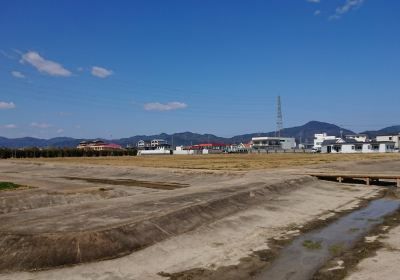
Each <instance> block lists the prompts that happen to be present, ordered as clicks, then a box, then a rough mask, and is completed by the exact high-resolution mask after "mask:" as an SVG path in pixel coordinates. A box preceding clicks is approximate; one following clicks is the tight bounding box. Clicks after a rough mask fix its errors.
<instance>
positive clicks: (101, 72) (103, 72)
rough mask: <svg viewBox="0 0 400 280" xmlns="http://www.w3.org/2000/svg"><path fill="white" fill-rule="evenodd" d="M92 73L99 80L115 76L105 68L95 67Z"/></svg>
mask: <svg viewBox="0 0 400 280" xmlns="http://www.w3.org/2000/svg"><path fill="white" fill-rule="evenodd" d="M91 73H92V75H93V76H95V77H98V78H107V77H108V76H110V75H112V74H113V71H111V70H108V69H105V68H103V67H99V66H93V67H92V71H91Z"/></svg>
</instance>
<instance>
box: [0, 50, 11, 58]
mask: <svg viewBox="0 0 400 280" xmlns="http://www.w3.org/2000/svg"><path fill="white" fill-rule="evenodd" d="M0 54H1V55H2V56H4V57H5V58H8V59H15V57H14V56H12V55H10V54H9V53H7V52H5V51H4V50H0Z"/></svg>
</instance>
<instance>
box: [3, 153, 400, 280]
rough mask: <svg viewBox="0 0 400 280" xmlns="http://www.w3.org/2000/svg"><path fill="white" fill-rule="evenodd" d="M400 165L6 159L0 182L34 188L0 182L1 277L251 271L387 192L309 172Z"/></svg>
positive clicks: (317, 158)
mask: <svg viewBox="0 0 400 280" xmlns="http://www.w3.org/2000/svg"><path fill="white" fill-rule="evenodd" d="M341 156H342V158H341ZM399 170H400V156H399V155H366V156H365V157H363V156H361V155H356V156H353V155H349V156H347V155H310V154H270V155H220V156H214V155H213V156H205V157H201V156H193V157H186V156H179V157H178V156H177V157H168V156H166V157H123V158H66V159H35V160H3V161H0V182H13V183H15V184H20V185H23V186H29V188H22V189H20V190H19V189H14V190H5V191H0V220H1V223H0V259H1V262H0V279H167V278H168V277H170V278H171V279H251V277H252V276H253V275H255V273H257V271H259V270H260V269H262V268H263V267H266V266H267V265H268V263H269V261H270V257H271V256H273V254H274V251H275V250H276V244H279V243H280V241H282V240H283V241H284V240H286V239H288V238H289V239H290V238H291V237H292V236H294V235H296V234H299V233H300V232H301V230H302V228H304V227H307V225H310V224H315V221H317V222H318V221H319V222H321V223H323V222H324V221H327V220H329V219H331V218H333V217H335V216H336V215H339V214H340V213H342V212H346V211H349V210H351V209H353V208H355V207H358V206H359V205H360V204H362V203H364V202H365V200H368V199H371V198H373V197H376V196H379V195H380V192H381V190H382V189H381V188H379V187H376V186H369V187H367V186H365V185H360V184H338V183H335V182H328V181H319V180H317V179H315V178H312V177H310V176H307V175H304V173H306V172H310V171H312V172H314V171H325V172H330V171H331V172H334V171H346V172H351V171H354V172H370V173H371V172H379V173H388V174H393V173H396V172H397V173H398V172H399ZM274 240H275V241H277V242H275V241H274ZM77 264H79V265H77ZM38 270H41V271H38ZM184 271H186V273H183V274H179V273H181V272H184ZM185 277H189V278H185ZM190 277H191V278H190ZM354 279H358V278H354ZM360 279H361V278H360Z"/></svg>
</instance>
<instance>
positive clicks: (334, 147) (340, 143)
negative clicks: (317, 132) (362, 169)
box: [321, 139, 395, 154]
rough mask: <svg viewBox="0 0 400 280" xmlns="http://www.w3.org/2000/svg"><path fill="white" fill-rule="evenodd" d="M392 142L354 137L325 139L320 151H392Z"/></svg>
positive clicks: (393, 150)
mask: <svg viewBox="0 0 400 280" xmlns="http://www.w3.org/2000/svg"><path fill="white" fill-rule="evenodd" d="M393 152H395V149H394V142H390V141H379V142H378V141H370V142H358V141H356V140H354V139H347V140H341V139H340V140H325V141H324V142H323V143H322V148H321V153H328V154H329V153H332V154H337V153H342V154H349V153H393Z"/></svg>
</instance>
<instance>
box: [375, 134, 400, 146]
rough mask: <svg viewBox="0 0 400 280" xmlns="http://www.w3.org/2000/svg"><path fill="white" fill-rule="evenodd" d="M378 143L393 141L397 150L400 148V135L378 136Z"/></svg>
mask: <svg viewBox="0 0 400 280" xmlns="http://www.w3.org/2000/svg"><path fill="white" fill-rule="evenodd" d="M376 141H393V142H394V146H395V148H396V149H399V147H400V134H398V135H381V136H376Z"/></svg>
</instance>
